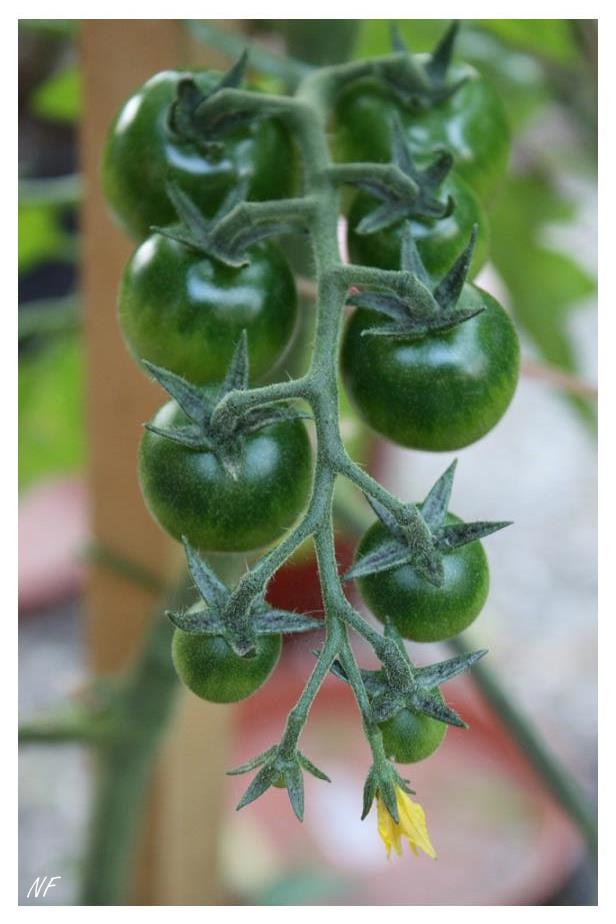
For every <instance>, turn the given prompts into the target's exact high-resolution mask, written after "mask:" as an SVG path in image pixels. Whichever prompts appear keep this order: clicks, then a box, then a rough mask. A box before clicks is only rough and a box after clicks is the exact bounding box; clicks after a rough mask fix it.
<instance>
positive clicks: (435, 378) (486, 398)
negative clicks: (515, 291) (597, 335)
mask: <svg viewBox="0 0 616 924" xmlns="http://www.w3.org/2000/svg"><path fill="white" fill-rule="evenodd" d="M473 305H484V306H485V309H486V310H485V311H483V312H482V313H481V314H478V315H476V316H475V317H473V318H471V319H470V320H467V321H464V322H463V323H461V324H458V325H456V326H455V327H453V328H451V329H450V330H447V331H442V332H435V333H433V334H427V335H426V336H424V337H421V338H420V339H416V340H410V339H404V340H397V339H395V338H390V337H384V336H362V333H363V331H366V330H368V329H369V328H374V327H378V326H380V325H383V324H386V323H387V321H388V319H387V318H385V317H384V316H383V315H380V314H378V313H376V312H375V311H369V310H367V309H363V308H360V309H358V310H357V311H355V313H354V314H353V315H352V316H351V318H350V319H349V322H348V324H347V327H346V331H345V334H344V340H343V345H342V374H343V379H344V384H345V387H346V390H347V393H348V395H349V398H350V399H351V403H352V404H353V405H354V406H355V408H356V410H357V411H358V412H359V415H360V416H361V418H362V419H363V420H364V421H365V422H366V423H368V424H369V425H370V426H371V427H372V428H373V429H374V430H376V431H377V433H380V434H381V435H382V436H385V437H387V439H389V440H391V441H392V442H394V443H397V444H398V445H400V446H406V447H408V448H410V449H427V450H430V451H431V452H441V451H446V450H452V449H460V448H462V447H463V446H468V445H469V444H470V443H474V442H476V440H478V439H481V437H482V436H484V435H485V434H486V433H488V432H489V431H490V430H491V429H492V427H494V426H495V425H496V424H497V423H498V421H499V420H500V419H501V417H502V416H503V414H504V413H505V411H506V409H507V407H508V406H509V403H510V401H511V399H512V398H513V395H514V392H515V388H516V385H517V381H518V371H519V361H520V347H519V343H518V338H517V334H516V332H515V328H514V327H513V324H512V323H511V320H510V319H509V317H508V315H507V314H506V313H505V311H504V310H503V309H502V308H501V306H500V305H499V304H498V302H497V301H496V300H495V299H494V298H492V296H491V295H488V293H487V292H484V291H482V290H481V289H478V288H476V287H475V286H471V285H466V286H464V289H463V292H462V296H461V298H460V300H459V302H458V305H457V306H456V307H465V308H469V307H472V306H473Z"/></svg>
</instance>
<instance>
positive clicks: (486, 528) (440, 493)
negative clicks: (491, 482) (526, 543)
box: [344, 461, 510, 587]
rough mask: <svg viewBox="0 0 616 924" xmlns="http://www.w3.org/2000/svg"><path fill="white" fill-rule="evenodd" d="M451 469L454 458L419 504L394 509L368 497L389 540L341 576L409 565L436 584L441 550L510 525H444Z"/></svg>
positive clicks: (440, 570)
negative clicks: (394, 510) (386, 507)
mask: <svg viewBox="0 0 616 924" xmlns="http://www.w3.org/2000/svg"><path fill="white" fill-rule="evenodd" d="M455 469H456V462H455V461H454V462H452V463H451V465H450V466H449V467H448V468H447V469H446V470H445V472H443V474H442V475H441V476H440V478H439V479H438V480H437V481H436V482H435V484H434V485H433V486H432V488H431V489H430V491H429V492H428V494H427V496H426V498H425V500H424V501H423V503H422V504H420V505H419V506H417V505H416V504H401V505H400V508H399V509H398V510H397V511H396V512H395V513H394V512H392V511H390V510H386V509H385V508H384V507H383V505H382V504H380V503H379V502H378V501H376V500H375V499H374V498H370V497H368V500H369V502H370V504H371V506H372V509H373V510H374V512H375V513H376V515H377V517H378V519H379V521H380V522H381V523H382V525H383V526H384V527H385V529H386V530H387V532H388V534H389V538H388V539H386V540H384V541H383V542H381V543H379V545H378V546H377V547H376V548H374V549H372V551H370V552H367V553H366V554H365V555H362V556H361V558H358V559H357V561H355V562H354V563H353V565H352V566H351V567H350V568H349V570H348V571H347V572H346V574H345V576H344V578H345V580H347V581H350V580H354V579H359V578H364V577H368V576H370V575H374V574H380V573H381V572H384V571H391V570H392V569H393V568H398V567H400V566H401V565H406V564H408V565H410V566H411V567H412V568H413V569H414V570H415V571H416V572H417V573H418V574H419V575H421V577H423V578H424V579H425V580H427V581H429V582H430V583H431V584H433V585H434V586H435V587H440V586H442V583H443V580H444V565H443V555H444V554H445V553H446V552H449V551H451V550H453V549H456V548H459V547H460V546H463V545H466V544H467V543H469V542H475V541H476V540H478V539H482V538H483V537H484V536H489V535H491V534H492V533H494V532H497V531H498V530H500V529H504V527H505V526H509V525H510V522H509V521H500V522H490V521H478V522H475V523H452V524H447V525H446V524H445V520H446V517H447V509H448V506H449V499H450V497H451V490H452V486H453V478H454V473H455Z"/></svg>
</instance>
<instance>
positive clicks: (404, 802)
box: [376, 786, 436, 860]
mask: <svg viewBox="0 0 616 924" xmlns="http://www.w3.org/2000/svg"><path fill="white" fill-rule="evenodd" d="M396 801H397V803H398V817H399V819H400V821H398V822H395V821H394V820H393V818H392V817H391V815H390V814H389V812H388V811H387V809H386V808H385V806H384V804H383V802H382V800H381V797H380V796H378V795H377V797H376V810H377V827H378V831H379V834H380V835H381V839H382V841H383V843H384V844H385V849H386V850H387V856H388V857H389V854H390V853H391V848H392V846H393V847H394V848H395V851H396V853H397V854H398V856H399V857H400V856H402V843H401V840H400V839H401V838H402V837H405V838H406V839H407V840H408V842H409V844H410V845H411V850H412V851H413V853H414V854H415V856H416V857H417V856H419V851H418V849H417V848H418V847H420V848H421V849H422V850H423V852H424V853H427V854H428V856H429V857H432V859H433V860H435V859H436V853H435V851H434V847H433V846H432V844H431V843H430V836H429V834H428V829H427V827H426V815H425V812H424V810H423V809H422V807H421V805H419V803H418V802H413V801H412V800H411V799H409V797H408V796H407V794H406V793H405V792H404V790H403V789H400V787H399V786H397V787H396Z"/></svg>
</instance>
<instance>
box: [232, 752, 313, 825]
mask: <svg viewBox="0 0 616 924" xmlns="http://www.w3.org/2000/svg"><path fill="white" fill-rule="evenodd" d="M257 769H258V770H259V772H258V773H257V775H256V776H255V778H254V779H253V781H252V783H251V784H250V786H249V787H248V789H247V790H246V792H245V793H244V795H243V796H242V798H241V799H240V801H239V802H238V805H237V810H238V811H239V809H242V808H244V807H245V806H246V805H250V803H251V802H254V801H255V799H258V798H259V796H262V795H263V793H264V792H266V790H268V789H270V788H271V787H272V786H276V787H277V788H284V789H286V790H287V793H288V794H289V802H290V803H291V808H292V809H293V811H294V813H295V816H296V818H297V819H298V820H299V821H303V820H304V775H303V771H304V770H306V771H307V772H308V773H310V774H312V776H314V777H316V778H317V779H318V780H323V781H324V782H326V783H330V782H331V780H330V778H329V777H328V776H327V775H326V774H325V773H323V771H322V770H319V768H318V767H315V765H314V764H313V763H312V762H311V761H310V760H308V758H307V757H305V756H304V755H303V754H302V753H301V751H299V750H298V749H297V748H296V747H295V746H293V747H292V748H288V749H287V748H286V747H285V746H284V744H280V745H274V746H273V747H271V748H269V749H268V750H267V751H264V752H263V753H262V754H259V755H258V756H257V757H254V758H253V759H252V760H249V761H248V762H247V763H245V764H242V766H241V767H235V768H234V769H233V770H228V771H227V775H228V776H238V775H239V774H241V773H249V772H250V771H251V770H257Z"/></svg>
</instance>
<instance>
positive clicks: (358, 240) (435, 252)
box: [347, 175, 488, 281]
mask: <svg viewBox="0 0 616 924" xmlns="http://www.w3.org/2000/svg"><path fill="white" fill-rule="evenodd" d="M448 196H451V197H452V198H453V201H454V203H455V208H454V210H453V212H452V213H451V215H448V216H447V218H440V219H438V220H429V219H412V220H411V229H412V233H413V238H414V240H415V243H416V245H417V249H418V250H419V254H420V256H421V259H422V260H423V262H424V265H425V267H426V269H427V271H428V273H429V274H430V276H431V277H432V278H433V279H434V280H435V281H439V280H440V279H441V277H443V276H444V275H445V274H446V273H447V272H448V270H450V269H451V267H452V266H453V264H454V263H455V261H456V259H457V258H458V257H459V256H460V254H461V252H462V251H463V250H464V248H465V247H466V245H467V244H468V241H469V238H470V235H471V231H472V228H473V225H475V224H477V225H478V226H479V227H478V234H477V244H476V245H475V252H474V254H473V262H472V264H471V268H470V273H469V278H470V279H472V278H473V277H474V276H476V275H477V273H478V272H479V270H480V269H481V268H482V266H483V265H484V263H485V262H486V260H487V258H488V220H487V217H486V214H485V212H484V210H483V209H482V207H481V206H480V204H479V201H478V199H477V196H476V195H475V193H474V192H473V191H472V189H471V188H470V186H468V184H467V183H465V182H464V180H463V179H461V178H460V177H458V176H455V175H453V176H452V175H450V176H449V177H447V179H446V180H445V181H444V182H443V185H442V186H441V189H440V190H439V193H438V198H439V199H440V200H441V201H442V202H445V201H446V200H447V197H448ZM375 206H376V202H375V200H374V198H373V197H372V196H369V195H368V194H367V193H364V192H360V193H358V194H357V196H356V197H355V198H354V200H353V204H352V205H351V209H350V212H349V215H348V233H347V240H348V245H349V254H350V257H351V262H352V263H357V264H361V265H363V266H377V267H379V268H380V269H387V270H397V269H400V248H401V246H402V239H403V234H404V231H405V225H406V222H400V223H398V224H397V225H393V226H392V227H391V228H386V229H385V230H383V231H377V232H376V233H375V234H359V233H358V231H357V225H358V224H359V223H360V221H361V220H362V218H364V217H365V216H366V215H368V214H370V212H372V211H373V210H374V208H375Z"/></svg>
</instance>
